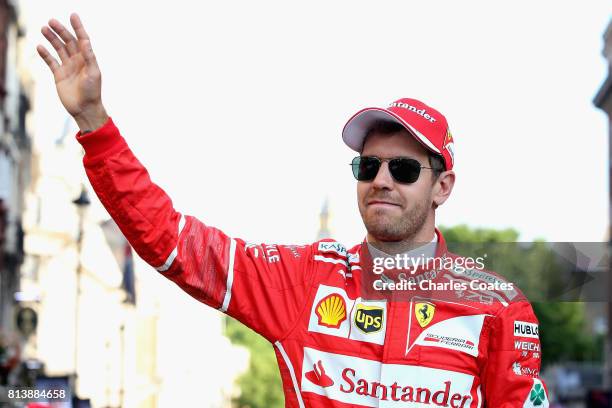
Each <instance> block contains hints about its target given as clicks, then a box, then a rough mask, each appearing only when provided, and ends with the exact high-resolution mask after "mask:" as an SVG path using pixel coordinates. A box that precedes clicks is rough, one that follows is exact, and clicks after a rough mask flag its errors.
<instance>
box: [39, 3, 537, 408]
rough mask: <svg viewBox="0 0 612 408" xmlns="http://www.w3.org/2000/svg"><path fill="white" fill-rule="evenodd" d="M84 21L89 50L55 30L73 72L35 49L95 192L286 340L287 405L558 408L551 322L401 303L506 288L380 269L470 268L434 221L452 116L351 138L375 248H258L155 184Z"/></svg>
mask: <svg viewBox="0 0 612 408" xmlns="http://www.w3.org/2000/svg"><path fill="white" fill-rule="evenodd" d="M70 22H71V24H72V27H73V29H74V31H75V33H76V37H75V36H73V34H72V33H71V32H69V31H68V30H67V29H66V28H65V27H63V26H62V25H61V24H60V23H59V22H58V21H56V20H51V21H50V22H49V26H50V27H43V29H42V33H43V35H44V36H45V38H46V39H47V40H48V41H49V42H50V43H51V45H52V46H53V48H54V49H55V50H56V52H57V54H58V56H59V58H60V60H61V64H60V63H59V62H58V61H57V60H55V58H54V57H52V56H51V54H50V53H49V52H48V51H47V50H46V49H45V48H44V47H42V46H39V47H37V49H38V52H39V54H40V55H41V57H42V58H43V60H44V61H45V62H46V63H47V65H48V66H49V68H50V69H51V71H52V73H53V75H54V78H55V83H56V87H57V91H58V95H59V97H60V100H61V102H62V103H63V105H64V107H65V108H66V109H67V110H68V112H69V113H70V114H71V115H72V116H73V117H74V119H75V121H76V122H77V124H78V126H79V128H80V132H79V133H78V134H77V140H78V141H79V142H80V143H81V144H82V145H83V148H84V149H85V157H84V159H83V162H84V165H85V170H86V172H87V175H88V177H89V179H90V181H91V184H92V186H93V187H94V189H95V191H96V193H97V194H98V196H99V198H100V200H101V201H102V203H103V204H104V205H105V207H106V208H107V210H108V212H109V213H110V215H111V216H112V217H113V218H114V220H115V221H116V222H117V224H118V225H119V227H120V228H121V230H122V231H123V233H124V234H125V236H126V237H127V239H128V240H129V241H130V243H131V244H132V246H133V247H134V249H135V250H136V251H137V252H138V254H139V255H140V256H141V257H142V258H143V259H144V260H145V261H146V262H148V263H149V264H150V265H152V266H153V267H155V269H157V270H158V271H159V272H160V273H162V274H163V275H165V276H166V277H167V278H168V279H171V280H172V281H174V282H175V283H176V284H177V285H179V286H180V287H181V288H182V289H184V290H185V291H186V292H187V293H189V294H190V295H191V296H193V297H194V298H196V299H198V300H200V301H201V302H203V303H206V304H207V305H209V306H212V307H214V308H217V309H219V310H220V311H222V312H224V313H227V314H229V315H231V316H233V317H235V318H237V319H238V320H240V321H241V322H243V323H244V324H246V325H248V326H249V327H251V328H253V329H254V330H256V331H257V332H259V333H260V334H261V335H263V336H264V337H265V338H266V339H268V340H269V341H270V342H271V343H273V345H274V348H275V352H276V355H277V358H278V363H279V368H280V372H281V376H282V379H283V387H284V391H285V397H286V398H285V400H286V406H288V407H348V406H367V407H395V406H401V407H431V406H440V407H454V408H457V407H462V408H467V407H481V406H487V407H547V406H548V399H547V396H546V391H545V388H544V385H543V383H542V381H541V380H540V379H539V378H538V373H539V368H540V360H539V358H540V345H539V340H538V330H537V329H538V323H537V319H536V317H535V316H534V314H533V311H532V309H531V306H530V305H529V302H527V301H526V299H524V298H523V297H522V295H521V294H520V293H519V292H517V291H515V290H509V291H503V290H502V291H497V290H484V289H483V290H471V289H468V290H465V291H460V290H451V291H447V292H448V293H446V295H447V296H444V297H442V298H440V297H439V296H437V295H435V296H434V295H432V292H431V291H425V292H423V291H417V290H408V291H407V292H404V293H402V296H399V295H398V294H397V293H393V292H392V291H390V290H389V289H390V288H391V286H389V283H400V282H402V281H404V282H411V281H412V282H416V281H419V282H422V281H431V282H435V283H437V284H439V283H444V282H454V283H464V284H465V283H471V282H472V281H476V280H481V281H483V282H489V283H491V282H494V283H496V284H497V283H500V282H502V283H505V282H503V280H502V279H501V278H499V277H497V276H496V275H494V274H493V273H490V272H486V271H481V270H474V269H470V270H469V272H470V273H469V274H467V273H465V274H462V273H460V271H459V270H458V269H456V268H455V267H450V268H445V267H444V266H440V265H438V266H436V267H435V268H432V267H430V266H431V263H430V261H427V262H426V263H425V264H424V265H421V266H418V267H417V266H416V265H414V264H411V267H413V268H412V270H411V271H410V273H409V274H405V273H404V276H403V277H400V276H399V274H397V273H396V272H398V271H396V270H393V269H397V268H393V267H391V268H387V269H385V271H384V273H378V272H375V271H374V270H373V269H372V262H376V261H375V260H374V261H372V258H373V257H374V259H377V257H378V256H383V258H382V259H392V258H389V256H393V255H399V254H404V253H415V251H417V252H423V253H425V252H428V253H429V255H433V257H431V258H432V259H433V261H434V262H435V260H449V259H450V260H455V261H457V260H462V259H463V258H461V257H458V256H456V255H453V254H450V253H448V251H447V250H446V245H445V242H444V238H443V236H442V235H441V233H440V232H439V231H438V230H437V229H436V228H435V210H436V208H437V207H438V206H440V205H442V204H443V203H444V202H445V201H446V199H447V198H448V197H449V195H450V194H451V191H452V188H453V185H454V181H455V174H454V172H453V171H452V168H453V160H454V158H453V139H452V136H451V134H450V132H449V131H448V124H447V123H446V119H445V118H444V116H443V115H442V114H440V113H439V112H438V111H436V110H435V109H433V108H431V107H429V106H427V105H425V104H424V103H422V102H420V101H417V100H414V99H407V98H404V99H400V100H398V101H396V102H394V103H393V104H392V105H391V106H390V107H389V108H387V109H383V108H369V109H365V110H362V111H360V112H358V113H357V114H356V115H355V116H353V117H352V118H351V119H350V120H349V121H348V123H347V124H346V126H345V128H344V130H343V139H344V141H345V142H346V143H347V145H348V146H349V147H351V148H352V149H354V150H356V151H358V152H360V156H358V157H356V158H355V159H354V160H353V163H352V170H353V174H354V175H355V177H356V178H357V180H358V183H357V196H358V206H359V210H360V213H361V216H362V218H363V221H364V223H365V226H366V229H367V231H368V234H367V237H366V243H365V244H364V245H357V246H355V247H353V248H352V249H350V250H347V249H346V248H345V247H344V246H342V245H341V244H339V243H337V242H335V241H332V240H323V241H319V242H316V243H314V244H312V245H305V246H294V245H293V246H292V245H269V244H262V245H257V244H251V243H248V242H245V241H243V240H241V239H238V238H231V237H228V236H227V235H225V234H224V233H223V232H221V231H220V230H218V229H216V228H213V227H210V226H206V225H204V224H203V223H202V222H200V221H199V220H197V219H195V218H194V217H191V216H187V215H184V214H181V213H179V212H177V211H175V210H174V208H173V207H172V202H171V200H170V198H169V197H168V196H167V195H166V194H165V193H164V191H163V190H162V189H161V188H159V187H158V186H157V185H155V184H154V183H152V182H151V181H150V179H149V176H148V173H147V171H146V169H145V168H144V167H143V166H142V165H141V164H140V162H139V161H138V160H137V159H136V157H135V156H134V155H133V153H132V152H131V150H130V149H129V147H128V145H127V143H126V141H125V140H124V139H123V138H122V137H121V136H120V134H119V131H118V129H117V127H116V126H115V125H114V123H113V121H112V120H111V119H110V118H109V117H108V115H107V113H106V110H105V109H104V107H103V105H102V101H101V91H100V90H101V86H100V84H101V79H100V78H101V75H100V71H99V68H98V65H97V63H96V58H95V55H94V53H93V50H92V48H91V43H90V40H89V38H88V36H87V33H86V32H85V29H84V27H83V25H82V23H81V22H80V20H79V18H78V16H77V15H76V14H73V15H72V16H71V17H70ZM423 243H426V245H424V244H423ZM406 251H409V252H406ZM384 257H386V258H384ZM428 258H429V257H428ZM383 285H387V286H385V287H384V288H382V286H383ZM380 289H383V290H380ZM449 293H450V296H448V295H449ZM263 386H265V384H263Z"/></svg>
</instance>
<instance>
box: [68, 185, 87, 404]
mask: <svg viewBox="0 0 612 408" xmlns="http://www.w3.org/2000/svg"><path fill="white" fill-rule="evenodd" d="M72 203H73V204H74V205H76V207H77V212H78V215H79V233H78V235H77V241H76V244H77V268H76V298H75V305H74V392H75V394H76V390H77V379H78V374H77V372H78V371H77V367H78V364H77V363H78V357H79V304H80V303H81V302H80V301H81V269H82V264H81V248H82V246H83V224H84V220H85V212H86V211H87V208H88V207H89V205H90V204H91V201H90V200H89V195H88V194H87V190H86V189H85V186H81V194H80V195H79V197H78V198H77V199H76V200H73V201H72Z"/></svg>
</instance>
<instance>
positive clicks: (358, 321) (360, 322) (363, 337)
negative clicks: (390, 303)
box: [349, 298, 387, 345]
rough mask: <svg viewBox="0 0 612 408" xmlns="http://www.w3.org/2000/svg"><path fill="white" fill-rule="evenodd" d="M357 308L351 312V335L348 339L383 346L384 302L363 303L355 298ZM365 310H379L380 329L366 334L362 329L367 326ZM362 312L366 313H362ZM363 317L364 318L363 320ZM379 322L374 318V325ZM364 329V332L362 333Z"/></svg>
mask: <svg viewBox="0 0 612 408" xmlns="http://www.w3.org/2000/svg"><path fill="white" fill-rule="evenodd" d="M355 304H356V305H357V306H356V307H354V308H353V309H352V310H351V333H350V335H349V339H353V340H360V341H365V342H367V343H375V344H381V345H382V344H385V333H386V332H387V303H386V302H384V301H370V300H368V301H365V300H362V299H361V298H357V300H356V303H355ZM367 309H373V310H377V309H378V310H381V312H380V315H381V319H380V328H378V330H376V331H370V332H368V328H366V327H364V326H367V324H368V319H367V318H368V317H369V316H367V311H366V310H367ZM364 311H366V312H365V313H364ZM364 315H365V318H364ZM364 320H365V321H364ZM378 322H379V321H378V320H377V319H376V318H375V319H374V322H373V323H374V325H376V324H377V323H378ZM364 329H365V331H364Z"/></svg>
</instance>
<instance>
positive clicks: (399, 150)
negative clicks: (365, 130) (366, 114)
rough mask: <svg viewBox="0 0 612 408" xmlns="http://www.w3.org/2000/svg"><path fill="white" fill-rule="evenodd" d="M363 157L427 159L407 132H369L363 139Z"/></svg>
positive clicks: (418, 144)
mask: <svg viewBox="0 0 612 408" xmlns="http://www.w3.org/2000/svg"><path fill="white" fill-rule="evenodd" d="M361 154H362V155H364V156H379V157H398V156H406V157H414V158H427V156H428V152H427V149H425V147H423V145H422V144H421V143H419V142H418V141H417V140H416V139H415V138H414V136H412V135H411V134H410V133H408V131H406V130H404V129H402V130H400V131H398V132H394V133H380V132H377V131H373V132H371V133H370V134H369V135H368V137H367V138H366V139H365V142H364V144H363V150H362V152H361Z"/></svg>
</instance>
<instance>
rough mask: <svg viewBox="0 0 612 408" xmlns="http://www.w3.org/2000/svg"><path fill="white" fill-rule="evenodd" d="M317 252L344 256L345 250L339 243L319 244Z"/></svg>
mask: <svg viewBox="0 0 612 408" xmlns="http://www.w3.org/2000/svg"><path fill="white" fill-rule="evenodd" d="M319 252H333V253H334V254H338V255H340V256H346V248H345V247H344V245H342V244H340V243H339V242H319Z"/></svg>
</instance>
